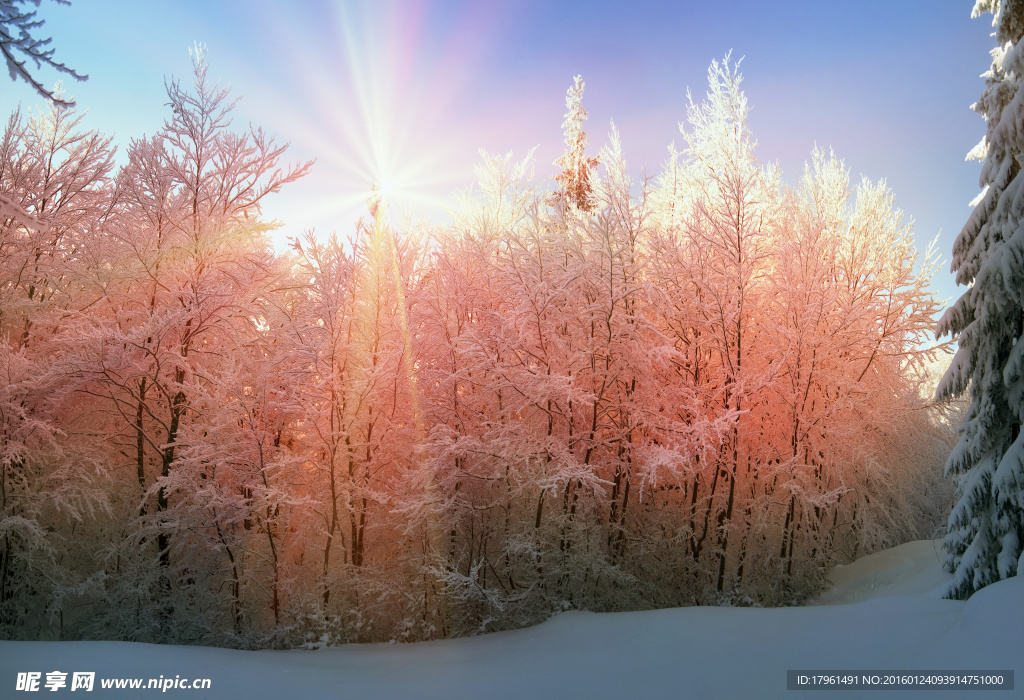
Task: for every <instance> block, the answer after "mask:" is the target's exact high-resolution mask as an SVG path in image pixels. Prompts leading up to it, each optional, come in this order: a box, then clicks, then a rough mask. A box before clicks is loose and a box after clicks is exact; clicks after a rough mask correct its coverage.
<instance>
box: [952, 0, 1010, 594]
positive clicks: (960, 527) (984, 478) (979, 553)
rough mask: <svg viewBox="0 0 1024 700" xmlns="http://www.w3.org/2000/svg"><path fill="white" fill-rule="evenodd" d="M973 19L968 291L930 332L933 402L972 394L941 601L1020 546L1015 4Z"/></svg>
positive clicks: (960, 252)
mask: <svg viewBox="0 0 1024 700" xmlns="http://www.w3.org/2000/svg"><path fill="white" fill-rule="evenodd" d="M983 12H991V13H992V14H993V15H994V19H993V21H992V24H993V26H994V27H995V28H996V31H995V37H996V41H997V42H998V46H997V47H996V48H995V49H994V50H993V51H992V57H993V61H992V69H991V70H990V71H989V72H988V73H986V74H985V78H986V86H985V92H984V93H983V94H982V96H981V99H980V100H978V103H977V104H976V105H975V106H974V109H975V110H976V111H977V112H978V113H980V114H981V115H982V116H984V117H985V119H986V121H987V122H988V133H987V134H986V135H985V139H984V140H983V141H982V143H981V144H980V145H979V147H978V148H977V149H975V150H974V151H973V152H972V153H971V156H974V157H978V158H984V164H983V166H982V170H981V185H982V187H983V188H984V189H983V191H982V193H981V195H980V196H979V197H978V200H977V206H976V207H975V209H974V212H973V213H972V214H971V217H970V219H968V221H967V224H966V225H965V226H964V228H963V230H962V231H961V232H960V235H959V236H958V237H957V240H956V243H954V245H953V265H952V269H953V270H955V271H956V281H957V283H958V284H963V285H968V286H969V288H968V290H967V291H966V292H965V293H964V294H963V296H961V297H960V299H959V300H957V302H956V303H955V304H953V306H951V307H950V308H949V309H948V310H947V311H946V313H945V314H944V315H943V317H942V319H941V320H940V321H939V326H938V331H939V333H940V334H946V333H949V334H951V335H955V334H959V344H960V349H959V350H958V351H957V353H956V356H955V357H954V358H953V363H952V365H951V366H950V368H949V369H948V370H947V371H946V374H945V376H944V377H943V378H942V381H941V382H940V384H939V387H938V398H939V399H949V398H952V397H955V396H958V395H960V394H962V393H963V392H964V391H966V390H967V389H968V388H970V396H971V404H970V408H969V410H968V412H967V415H966V417H965V419H964V423H963V425H962V426H961V428H960V440H959V442H958V443H957V445H956V447H955V449H954V450H953V452H952V454H950V456H949V461H948V462H947V464H946V471H947V473H948V474H952V475H954V476H955V478H956V480H957V493H958V497H959V500H958V502H957V504H956V506H955V507H954V508H953V512H952V513H951V514H950V517H949V524H948V532H947V535H946V539H945V543H944V544H945V548H946V551H947V553H948V554H947V557H946V561H945V565H946V567H947V569H948V570H950V571H951V572H953V574H954V575H953V581H952V583H951V584H950V586H949V588H948V590H947V591H946V596H947V597H950V598H966V597H968V596H970V595H971V594H972V593H973V592H974V591H977V590H978V589H980V588H982V587H984V586H986V585H988V584H990V583H992V582H994V581H998V580H1000V579H1004V578H1008V577H1010V576H1013V575H1014V574H1015V573H1016V570H1017V562H1018V557H1019V556H1020V554H1021V545H1022V542H1024V437H1022V435H1021V424H1022V422H1024V342H1019V341H1020V338H1021V335H1022V330H1024V294H1022V292H1024V226H1022V225H1021V223H1022V218H1024V177H1021V176H1020V171H1021V164H1022V162H1024V123H1022V122H1024V102H1022V101H1024V90H1022V89H1021V85H1022V72H1024V42H1022V41H1021V38H1022V35H1024V3H1021V2H1015V1H1014V0H979V2H978V3H977V4H976V5H975V6H974V17H977V16H979V15H980V14H982V13H983Z"/></svg>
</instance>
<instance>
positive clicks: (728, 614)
mask: <svg viewBox="0 0 1024 700" xmlns="http://www.w3.org/2000/svg"><path fill="white" fill-rule="evenodd" d="M940 558H941V550H940V547H939V543H938V542H935V543H933V542H928V541H921V542H911V543H908V544H905V545H902V546H900V547H896V548H894V549H891V550H888V551H885V552H879V553H877V554H873V555H870V556H867V557H864V558H863V559H860V560H858V561H857V562H855V563H853V564H851V565H849V566H842V567H837V569H836V570H835V572H834V573H833V577H832V580H833V583H834V584H835V585H834V587H833V588H832V589H831V590H829V591H827V592H826V593H825V594H824V595H822V596H821V598H820V599H819V600H818V601H817V603H816V604H815V605H811V606H807V607H800V608H782V609H767V610H766V609H758V608H680V609H673V610H656V611H649V612H638V613H617V614H593V613H581V612H569V613H564V614H562V615H558V616H556V617H554V618H552V619H551V620H549V621H548V622H546V623H544V624H542V625H538V626H536V627H532V628H529V629H523V630H516V631H513V632H501V633H497V634H491V635H485V636H482V637H474V638H470V639H459V640H445V641H438V642H427V643H421V644H408V645H387V644H371V645H352V646H347V647H334V648H326V649H319V650H315V651H298V650H297V651H258V652H247V651H235V650H230V649H211V648H202V647H180V646H179V647H175V646H158V645H151V644H131V643H124V642H0V697H2V698H17V697H31V696H32V695H34V694H35V693H30V692H19V691H18V690H17V689H16V688H17V679H18V674H19V673H27V672H38V673H40V674H41V676H40V680H39V690H38V691H37V692H38V693H45V694H46V696H47V697H51V696H58V695H59V696H70V697H78V696H79V695H84V696H85V697H118V698H126V697H136V696H148V695H154V694H155V695H162V694H164V693H162V692H161V691H160V690H157V689H149V690H146V689H143V690H138V691H131V690H103V689H102V688H101V687H100V685H101V680H102V679H105V678H106V679H109V678H140V679H145V680H144V682H143V685H145V681H147V680H148V679H149V678H159V677H160V676H162V677H163V678H165V679H173V678H175V677H176V676H178V677H181V678H187V679H189V680H191V679H194V678H209V679H210V688H209V689H208V690H192V689H189V690H184V689H178V690H176V689H173V688H172V689H169V690H167V691H166V695H167V696H174V697H183V698H184V697H188V698H226V699H230V698H240V699H241V698H245V699H252V698H289V699H294V700H300V699H304V698H364V699H367V700H368V699H371V698H372V699H376V698H388V699H390V698H445V699H451V698H474V699H479V700H488V699H490V698H517V699H518V698H615V700H626V699H629V698H795V699H799V698H808V699H810V698H813V697H827V698H830V699H833V698H839V697H855V698H860V699H861V700H868V699H869V698H870V699H876V698H889V697H906V696H909V697H913V698H920V699H921V700H924V698H929V697H940V698H942V697H948V698H963V697H979V698H985V699H986V700H1000V699H1002V698H1024V677H1022V675H1024V576H1018V577H1015V578H1013V579H1010V580H1007V581H1003V582H1000V583H997V584H995V585H992V586H989V587H988V588H985V589H983V590H982V591H980V592H979V593H977V594H976V595H975V596H973V597H972V598H971V599H970V600H969V601H966V602H960V601H949V600H942V599H941V597H940V595H941V590H942V587H943V585H944V584H945V582H946V581H948V580H949V578H950V577H949V575H948V574H946V573H944V572H943V571H942V569H941V568H940V565H939V562H940ZM787 670H807V671H813V670H819V671H824V670H828V671H841V670H850V671H874V672H880V671H925V670H927V671H943V672H950V671H980V670H1014V671H1015V672H1016V677H1015V679H1014V681H1015V683H1014V690H986V691H975V692H971V691H965V690H964V689H963V688H960V689H956V690H947V691H930V690H925V691H920V692H918V691H907V690H904V691H902V692H887V691H879V690H864V691H861V690H857V691H835V690H828V691H826V690H821V691H816V690H787V683H786V671H787ZM51 671H62V672H65V673H67V674H68V675H67V678H66V683H67V687H64V688H62V689H60V690H58V691H56V692H50V691H48V690H47V689H46V687H45V683H46V679H47V673H48V672H51ZM75 671H85V672H89V671H92V672H95V674H96V675H95V683H94V690H93V691H92V692H87V691H83V690H76V691H73V692H72V691H71V690H70V687H71V680H72V673H73V672H75ZM23 678H24V677H23Z"/></svg>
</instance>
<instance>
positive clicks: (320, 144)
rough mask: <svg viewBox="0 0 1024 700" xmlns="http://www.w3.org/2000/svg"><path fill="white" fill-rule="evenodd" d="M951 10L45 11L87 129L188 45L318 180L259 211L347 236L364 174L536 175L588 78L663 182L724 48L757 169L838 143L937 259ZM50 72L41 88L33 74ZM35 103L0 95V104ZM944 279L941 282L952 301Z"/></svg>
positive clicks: (280, 5)
mask: <svg viewBox="0 0 1024 700" xmlns="http://www.w3.org/2000/svg"><path fill="white" fill-rule="evenodd" d="M971 6H972V3H971V1H970V0H957V1H956V2H952V1H945V0H934V1H930V2H891V1H888V2H875V1H849V2H848V1H836V2H820V1H805V0H800V1H787V2H777V3H766V2H763V1H760V2H759V1H753V0H750V1H747V0H739V1H735V2H729V3H714V2H710V3H709V2H704V3H689V2H636V3H612V2H600V1H597V0H589V1H586V2H559V1H557V0H548V1H542V0H537V1H532V2H511V1H510V0H506V1H504V2H501V1H499V2H480V1H479V0H477V1H446V2H426V1H422V0H409V1H397V0H392V1H389V0H382V1H377V2H369V1H367V2H329V1H327V0H319V1H304V2H297V3H286V2H269V1H260V0H246V1H244V2H243V1H242V0H221V1H219V2H213V3H211V2H208V1H207V0H181V1H179V2H175V3H173V4H168V3H150V2H137V1H136V0H97V1H96V2H86V1H85V0H76V2H74V3H73V4H72V6H71V7H61V6H58V5H56V4H53V3H44V4H43V5H42V7H41V8H40V16H41V17H42V18H43V19H45V20H46V25H45V27H44V28H43V31H44V32H45V33H46V34H47V35H52V36H53V38H54V45H55V46H56V47H57V52H58V53H57V58H58V59H60V60H64V61H66V62H67V63H68V64H69V65H71V66H73V67H75V68H76V69H78V70H79V71H81V72H85V73H89V74H90V79H89V80H88V82H85V83H79V84H70V85H67V86H66V89H67V91H68V92H70V93H72V94H74V95H75V97H76V98H77V100H78V104H79V107H80V108H83V109H88V110H89V116H88V124H89V125H90V126H93V127H96V128H99V129H100V130H102V131H104V132H106V133H116V135H117V141H118V142H119V143H120V144H126V143H127V141H128V139H130V138H136V137H139V136H141V135H143V134H146V133H153V132H155V131H156V130H157V129H159V127H160V125H161V123H162V121H163V119H164V118H165V117H166V116H167V112H166V107H165V102H166V98H165V95H164V85H163V81H164V77H165V76H171V75H173V76H177V77H179V78H182V79H183V80H188V79H189V77H190V75H189V74H190V64H189V58H188V51H187V49H188V47H189V46H191V45H192V44H193V43H194V42H202V43H205V44H206V45H207V46H208V50H209V53H208V61H209V63H210V66H211V68H210V74H211V76H212V77H214V78H219V79H220V80H221V81H222V82H223V83H226V84H229V85H231V87H232V88H233V90H234V91H235V93H236V94H241V95H244V99H243V100H242V101H241V103H240V104H239V106H238V109H237V112H236V120H237V122H238V124H239V125H244V124H245V123H246V122H252V123H253V124H257V125H261V126H263V127H265V128H266V129H268V130H269V131H271V132H272V133H274V134H276V135H277V137H278V138H279V140H281V141H290V142H291V144H292V148H291V151H290V157H291V159H293V160H297V159H306V158H316V159H317V164H316V166H315V167H314V171H313V173H312V174H311V175H310V176H309V177H308V178H306V179H305V180H303V181H301V182H299V183H296V184H294V185H292V186H291V188H290V189H289V190H288V191H286V192H284V193H282V194H281V195H279V196H278V197H277V198H276V200H275V201H273V202H271V203H269V205H268V207H267V214H269V215H270V216H272V217H275V218H278V219H281V220H282V221H284V223H285V227H284V229H283V230H282V231H281V232H280V235H279V239H280V240H283V238H284V237H285V236H287V235H296V234H299V233H301V232H302V231H304V230H308V229H316V230H317V231H318V232H326V231H329V230H332V229H336V230H337V231H338V232H339V233H342V234H345V233H347V232H348V231H350V230H351V228H352V223H353V221H354V220H355V218H356V217H357V216H358V215H359V214H360V213H361V212H362V210H363V200H364V199H365V196H366V193H367V191H368V189H369V184H370V182H371V181H372V180H377V181H379V180H382V179H387V180H390V181H391V182H390V184H391V186H392V187H393V188H394V193H393V195H392V196H393V199H394V201H395V203H396V204H398V205H400V206H405V207H407V208H410V209H413V210H416V211H419V212H422V213H424V214H425V215H427V216H429V217H430V218H432V219H434V220H443V209H442V203H443V202H445V201H447V200H448V198H449V195H450V194H451V193H452V192H453V191H454V190H456V189H460V188H464V187H466V186H467V185H468V184H469V183H470V182H471V180H472V175H473V167H474V166H475V165H476V164H478V163H479V162H480V158H479V155H478V150H479V149H480V148H483V149H486V150H488V151H490V152H499V153H504V152H507V151H509V150H512V151H513V152H514V154H515V156H516V157H522V156H524V155H525V154H526V153H527V152H528V151H529V150H530V149H531V148H533V147H535V146H536V147H537V150H536V168H537V177H538V179H539V180H542V181H543V180H547V178H549V177H550V176H551V175H552V174H553V173H554V172H555V166H554V165H553V161H554V160H555V159H556V158H557V157H558V156H559V154H560V153H561V150H562V143H561V141H562V132H561V123H562V115H563V113H564V112H565V104H564V100H565V91H566V89H567V88H568V86H569V85H570V84H571V82H572V77H573V76H574V75H576V74H582V75H583V77H584V79H585V80H586V83H587V87H586V93H585V96H584V106H585V107H586V108H587V110H588V111H589V113H590V120H589V122H588V125H587V126H588V133H589V134H590V140H591V147H592V150H593V152H595V153H596V152H597V150H598V149H599V148H600V147H601V146H602V145H603V144H604V143H605V142H606V140H607V133H608V125H609V120H610V119H614V120H615V123H616V125H617V126H618V127H619V130H620V132H621V135H622V141H623V148H624V152H625V155H626V159H627V162H628V163H629V164H630V167H631V169H632V170H633V172H634V175H635V176H637V177H639V176H640V175H641V174H642V172H646V173H647V174H648V175H657V174H658V172H659V170H660V167H661V165H662V163H663V162H664V160H665V157H666V154H667V150H666V149H667V146H668V144H669V143H670V142H672V141H673V140H674V141H676V143H677V145H681V144H682V138H681V134H680V133H679V128H678V123H679V122H680V121H681V120H684V119H685V116H686V89H687V87H689V88H691V89H692V91H693V93H694V96H695V98H699V97H700V96H702V95H703V93H704V91H705V84H706V71H707V66H708V64H709V63H710V62H711V60H712V59H721V58H722V56H723V55H725V53H726V52H727V51H729V50H732V51H733V57H734V58H738V57H741V56H745V60H744V62H743V64H742V72H743V74H744V76H745V83H744V85H745V88H746V92H747V96H748V99H749V101H750V104H751V106H752V113H751V117H750V123H751V126H752V128H753V130H754V133H755V135H756V136H757V139H758V141H759V144H760V146H759V149H758V153H759V156H760V158H761V160H762V161H764V162H769V161H778V162H779V163H780V164H781V166H782V168H783V172H784V174H785V177H786V179H787V180H789V181H791V182H792V181H795V179H796V178H797V177H798V175H799V173H800V171H801V169H802V167H803V163H804V161H805V160H806V159H807V158H808V156H809V153H810V151H811V149H812V148H813V147H814V145H815V144H817V145H818V146H820V147H824V148H828V147H832V148H833V149H834V150H835V152H836V154H837V155H838V156H839V157H841V158H843V159H845V161H846V163H847V165H848V166H849V167H850V168H851V170H852V171H853V176H854V178H855V179H856V178H858V177H859V176H860V175H861V174H863V175H866V176H868V177H870V178H872V179H878V178H883V177H884V178H886V179H887V181H888V183H889V185H890V187H891V188H892V189H893V190H894V191H895V193H896V197H897V203H898V205H899V206H900V207H901V208H902V209H903V210H904V211H905V212H906V213H907V214H908V215H909V216H912V217H913V218H914V219H915V221H916V227H915V230H916V237H917V240H918V242H919V244H920V246H921V247H922V249H923V247H924V245H925V244H926V243H927V242H928V241H930V240H931V239H932V238H934V237H935V235H936V234H937V233H939V231H941V232H942V235H941V237H940V240H939V249H940V251H941V252H942V254H943V256H944V257H945V258H946V259H948V258H949V251H950V249H951V247H952V242H953V238H954V237H955V235H956V234H957V233H958V232H959V230H960V227H961V226H962V224H963V222H964V221H965V220H966V218H967V215H968V213H969V209H968V205H967V203H968V202H969V201H970V200H971V199H972V198H973V197H974V196H975V195H976V194H977V191H978V186H977V176H978V167H979V166H978V164H977V163H973V162H971V163H965V162H964V155H965V154H966V153H967V151H968V150H970V149H971V147H973V146H974V145H975V144H976V143H977V142H978V141H979V140H980V139H981V137H982V135H983V133H984V122H983V121H982V120H981V118H980V117H978V116H977V115H975V114H973V113H972V112H971V111H970V109H969V106H970V104H971V103H972V102H973V101H974V100H975V99H976V98H977V96H978V95H979V94H980V91H981V89H982V87H983V82H982V80H981V79H980V78H979V74H980V73H982V72H983V71H984V70H986V69H987V68H988V65H989V56H988V51H989V49H990V48H991V45H992V39H991V38H990V37H989V34H990V33H991V31H992V29H991V23H990V19H991V18H990V16H988V15H986V16H984V17H982V18H979V19H976V20H972V19H971V18H970V12H971ZM43 77H44V78H45V79H47V80H52V79H53V78H54V76H52V75H46V74H44V76H43ZM19 102H20V103H22V104H23V105H25V106H28V105H32V104H35V103H36V102H37V99H36V98H35V97H34V96H33V94H32V93H31V92H30V91H29V90H28V89H27V87H25V86H24V85H20V84H18V85H15V84H12V83H10V82H9V81H7V82H3V83H0V110H2V111H3V112H4V113H6V112H8V111H10V110H11V109H13V108H14V107H15V106H16V105H17V104H18V103H19ZM947 268H948V265H946V266H944V267H943V271H942V273H941V274H940V276H939V278H938V279H936V282H935V288H936V290H937V291H938V293H939V295H940V296H941V297H953V296H954V295H955V294H957V291H956V288H955V285H954V283H953V281H952V276H951V275H949V274H948V273H947V272H946V269H947Z"/></svg>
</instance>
